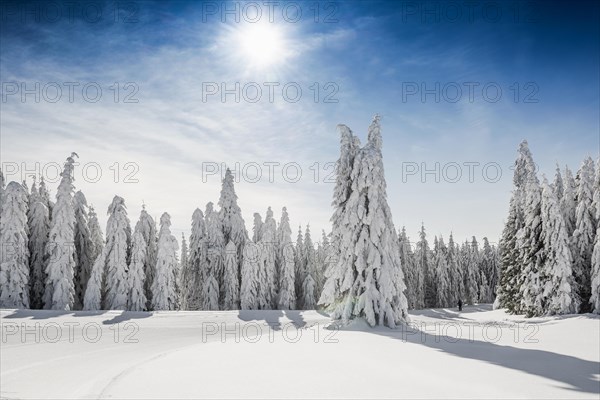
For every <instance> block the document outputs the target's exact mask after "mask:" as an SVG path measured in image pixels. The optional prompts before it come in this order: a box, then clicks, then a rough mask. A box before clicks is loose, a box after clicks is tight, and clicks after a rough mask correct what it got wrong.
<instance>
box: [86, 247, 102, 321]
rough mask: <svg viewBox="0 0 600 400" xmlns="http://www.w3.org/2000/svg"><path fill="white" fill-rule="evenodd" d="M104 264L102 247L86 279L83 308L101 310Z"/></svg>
mask: <svg viewBox="0 0 600 400" xmlns="http://www.w3.org/2000/svg"><path fill="white" fill-rule="evenodd" d="M105 265H106V253H105V251H104V248H102V250H101V251H100V254H98V256H97V257H96V260H95V261H94V264H93V265H92V273H91V274H90V279H88V284H87V287H86V288H85V294H84V296H83V309H84V310H89V311H95V310H101V309H102V306H103V304H102V293H103V291H104V282H103V281H104V279H103V278H104V273H105V268H104V267H105Z"/></svg>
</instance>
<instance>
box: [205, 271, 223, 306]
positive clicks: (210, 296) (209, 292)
mask: <svg viewBox="0 0 600 400" xmlns="http://www.w3.org/2000/svg"><path fill="white" fill-rule="evenodd" d="M203 291H204V298H203V300H202V309H203V310H205V311H217V310H219V282H217V279H216V278H215V277H214V275H212V274H209V275H208V277H207V278H206V281H205V282H204V289H203Z"/></svg>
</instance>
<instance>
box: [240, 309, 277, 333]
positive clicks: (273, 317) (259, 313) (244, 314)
mask: <svg viewBox="0 0 600 400" xmlns="http://www.w3.org/2000/svg"><path fill="white" fill-rule="evenodd" d="M281 317H283V311H282V310H239V311H238V318H239V319H241V320H242V321H245V322H249V321H265V323H266V324H267V325H269V327H271V329H273V330H275V331H278V330H281V322H280V321H279V319H280V318H281Z"/></svg>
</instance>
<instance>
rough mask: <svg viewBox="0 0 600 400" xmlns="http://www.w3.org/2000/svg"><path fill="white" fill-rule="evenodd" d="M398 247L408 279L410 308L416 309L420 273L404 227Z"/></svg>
mask: <svg viewBox="0 0 600 400" xmlns="http://www.w3.org/2000/svg"><path fill="white" fill-rule="evenodd" d="M398 247H399V249H400V265H402V269H403V271H404V278H405V279H406V301H407V302H408V308H409V309H411V310H414V309H415V308H416V298H417V290H418V287H417V285H418V283H417V282H418V274H417V271H416V269H415V262H414V261H415V260H414V254H413V251H412V248H411V245H410V240H409V238H408V236H407V235H406V229H405V228H404V227H402V231H400V235H398Z"/></svg>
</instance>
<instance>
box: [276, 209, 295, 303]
mask: <svg viewBox="0 0 600 400" xmlns="http://www.w3.org/2000/svg"><path fill="white" fill-rule="evenodd" d="M294 257H295V254H294V246H293V245H292V229H291V228H290V218H289V216H288V213H287V208H285V207H283V209H282V210H281V220H280V222H279V226H278V227H277V268H278V270H279V295H278V297H277V308H278V309H280V310H293V309H295V308H296V287H295V284H296V282H295V278H296V271H295V259H294Z"/></svg>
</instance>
